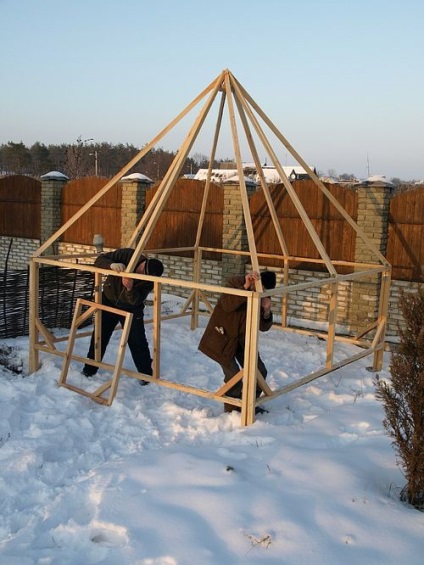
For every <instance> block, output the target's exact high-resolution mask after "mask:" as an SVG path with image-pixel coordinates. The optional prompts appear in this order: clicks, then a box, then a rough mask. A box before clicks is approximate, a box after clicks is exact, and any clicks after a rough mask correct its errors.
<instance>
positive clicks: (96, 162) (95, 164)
mask: <svg viewBox="0 0 424 565" xmlns="http://www.w3.org/2000/svg"><path fill="white" fill-rule="evenodd" d="M90 155H94V176H96V177H98V176H99V167H98V161H97V150H94V153H90Z"/></svg>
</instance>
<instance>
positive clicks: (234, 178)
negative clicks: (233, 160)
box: [224, 174, 258, 186]
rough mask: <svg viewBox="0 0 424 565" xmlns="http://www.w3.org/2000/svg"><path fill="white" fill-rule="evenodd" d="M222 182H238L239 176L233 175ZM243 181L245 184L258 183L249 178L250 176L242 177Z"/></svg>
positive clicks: (252, 184) (255, 184)
mask: <svg viewBox="0 0 424 565" xmlns="http://www.w3.org/2000/svg"><path fill="white" fill-rule="evenodd" d="M224 182H225V184H231V183H239V182H240V180H239V176H238V174H236V175H233V176H231V177H228V178H227V179H225V181H224ZM244 183H245V185H246V186H258V183H257V182H256V181H255V180H254V179H251V178H250V177H244Z"/></svg>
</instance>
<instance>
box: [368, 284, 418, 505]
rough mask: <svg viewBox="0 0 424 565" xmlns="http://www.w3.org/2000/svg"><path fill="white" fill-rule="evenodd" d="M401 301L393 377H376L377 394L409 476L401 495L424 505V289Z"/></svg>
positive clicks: (406, 476) (390, 435)
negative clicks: (400, 317) (383, 379)
mask: <svg viewBox="0 0 424 565" xmlns="http://www.w3.org/2000/svg"><path fill="white" fill-rule="evenodd" d="M399 305H400V308H401V311H402V314H403V318H404V322H405V324H404V326H403V327H401V328H399V334H400V345H399V349H398V350H397V351H396V352H394V353H393V355H392V358H391V362H390V373H391V377H392V378H391V382H386V381H382V380H377V381H376V383H375V384H376V397H377V399H378V400H380V401H381V402H383V404H384V410H385V418H384V420H383V425H384V428H385V430H386V431H387V433H388V435H389V437H391V438H392V439H393V446H394V449H395V452H396V454H397V456H398V465H399V466H400V467H401V469H402V472H403V474H404V476H405V478H406V480H407V484H406V485H405V487H404V489H403V490H402V492H401V499H402V500H405V501H407V502H409V503H410V504H412V505H413V506H415V507H416V508H419V509H424V289H420V290H419V291H418V292H417V293H414V294H412V293H409V294H406V293H405V294H403V295H402V296H401V298H400V302H399Z"/></svg>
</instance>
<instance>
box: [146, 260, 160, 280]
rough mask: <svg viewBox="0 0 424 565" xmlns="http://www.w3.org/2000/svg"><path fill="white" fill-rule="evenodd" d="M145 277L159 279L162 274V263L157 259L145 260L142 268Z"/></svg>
mask: <svg viewBox="0 0 424 565" xmlns="http://www.w3.org/2000/svg"><path fill="white" fill-rule="evenodd" d="M144 272H145V274H146V275H151V276H153V277H160V276H161V275H162V273H163V263H162V261H159V259H146V266H145V267H144Z"/></svg>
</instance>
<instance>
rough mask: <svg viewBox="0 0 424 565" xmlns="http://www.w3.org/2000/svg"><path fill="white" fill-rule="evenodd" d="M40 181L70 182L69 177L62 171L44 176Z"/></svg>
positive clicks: (51, 172)
mask: <svg viewBox="0 0 424 565" xmlns="http://www.w3.org/2000/svg"><path fill="white" fill-rule="evenodd" d="M40 179H41V180H47V179H57V180H69V177H67V176H66V175H64V174H63V173H61V172H60V171H50V172H49V173H46V174H45V175H42V176H41V177H40Z"/></svg>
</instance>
